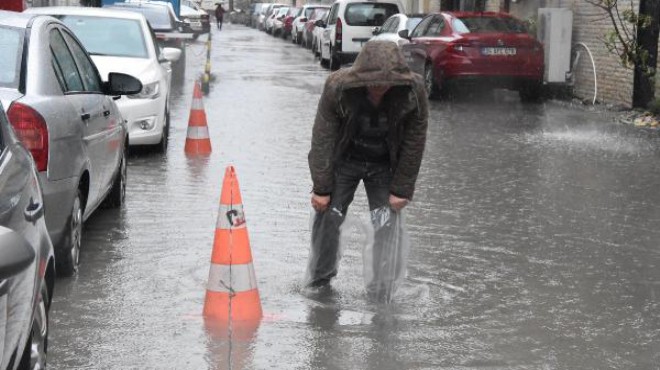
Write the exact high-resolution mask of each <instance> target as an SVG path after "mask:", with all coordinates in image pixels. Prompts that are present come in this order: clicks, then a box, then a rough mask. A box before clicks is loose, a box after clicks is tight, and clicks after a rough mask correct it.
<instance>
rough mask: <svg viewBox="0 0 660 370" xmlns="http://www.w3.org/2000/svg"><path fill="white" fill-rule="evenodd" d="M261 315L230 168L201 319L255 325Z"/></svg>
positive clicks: (239, 201)
mask: <svg viewBox="0 0 660 370" xmlns="http://www.w3.org/2000/svg"><path fill="white" fill-rule="evenodd" d="M262 315H263V314H262V311H261V300H260V298H259V290H258V289H257V279H256V277H255V274H254V267H253V265H252V252H251V251H250V241H249V239H248V231H247V225H246V223H245V214H244V213H243V200H242V199H241V192H240V190H239V188H238V178H236V173H235V171H234V167H232V166H229V167H227V169H226V171H225V178H224V181H223V184H222V194H221V196H220V210H219V212H218V222H217V225H216V229H215V239H214V241H213V254H212V256H211V271H210V272H209V281H208V285H207V287H206V300H205V302H204V316H205V317H206V318H207V319H214V320H218V321H222V322H229V321H232V322H245V321H258V320H259V319H261V317H262Z"/></svg>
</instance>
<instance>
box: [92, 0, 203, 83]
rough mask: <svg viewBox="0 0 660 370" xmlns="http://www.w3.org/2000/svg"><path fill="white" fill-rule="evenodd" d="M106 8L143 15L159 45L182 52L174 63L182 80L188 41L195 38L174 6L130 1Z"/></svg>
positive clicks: (135, 0)
mask: <svg viewBox="0 0 660 370" xmlns="http://www.w3.org/2000/svg"><path fill="white" fill-rule="evenodd" d="M103 7H104V8H110V9H116V10H128V11H132V12H138V13H142V15H144V16H145V18H147V21H148V22H149V25H150V26H151V28H152V29H153V31H154V33H155V34H156V39H157V40H158V45H159V46H160V47H162V48H167V47H170V48H177V49H180V50H181V58H180V59H179V60H178V61H177V62H176V63H173V66H172V67H173V72H174V77H175V78H177V79H179V80H180V79H182V78H183V76H184V75H185V70H186V40H189V39H192V38H193V32H192V30H190V29H189V28H187V26H186V24H185V23H184V22H182V21H180V20H179V19H178V18H177V17H176V15H175V14H174V9H173V8H172V4H169V3H168V4H167V5H165V4H163V2H158V1H146V0H128V1H127V2H124V3H115V4H113V5H104V6H103Z"/></svg>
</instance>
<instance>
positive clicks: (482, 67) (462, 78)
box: [401, 12, 544, 101]
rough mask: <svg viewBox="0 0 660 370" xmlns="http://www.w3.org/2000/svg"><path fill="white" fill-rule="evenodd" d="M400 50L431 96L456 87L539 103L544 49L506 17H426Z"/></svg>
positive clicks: (450, 14)
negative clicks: (513, 93)
mask: <svg viewBox="0 0 660 370" xmlns="http://www.w3.org/2000/svg"><path fill="white" fill-rule="evenodd" d="M401 33H402V34H401V36H402V37H404V38H408V39H409V40H410V43H409V44H406V45H403V46H402V51H403V54H404V56H405V58H406V61H407V62H408V65H409V66H410V67H411V68H412V69H413V70H414V71H415V72H417V73H419V74H421V75H422V76H424V81H425V83H426V89H427V91H428V93H429V96H432V95H434V94H435V93H437V92H441V93H446V92H447V91H448V90H449V88H450V87H452V86H456V85H457V84H459V83H460V84H478V85H479V86H488V87H499V88H508V89H514V90H518V92H519V94H520V97H521V99H522V100H524V101H534V100H537V99H539V98H540V95H541V88H542V85H543V60H544V57H543V45H542V44H541V43H540V42H539V41H538V40H536V39H535V38H534V37H533V36H531V35H530V34H529V33H528V32H527V27H526V26H525V24H524V23H523V22H522V21H520V20H518V19H516V18H514V17H512V16H510V15H508V14H505V13H493V12H442V13H435V14H430V15H428V16H426V17H425V18H424V19H422V21H421V22H420V23H419V24H418V25H417V27H415V29H414V30H413V31H412V32H411V33H410V34H409V35H408V34H407V31H405V30H404V31H401Z"/></svg>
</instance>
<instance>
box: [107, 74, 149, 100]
mask: <svg viewBox="0 0 660 370" xmlns="http://www.w3.org/2000/svg"><path fill="white" fill-rule="evenodd" d="M140 91H142V82H140V80H138V79H137V78H135V77H133V76H131V75H127V74H124V73H117V72H110V73H109V74H108V82H106V83H105V94H106V95H113V96H116V95H133V94H137V93H139V92H140Z"/></svg>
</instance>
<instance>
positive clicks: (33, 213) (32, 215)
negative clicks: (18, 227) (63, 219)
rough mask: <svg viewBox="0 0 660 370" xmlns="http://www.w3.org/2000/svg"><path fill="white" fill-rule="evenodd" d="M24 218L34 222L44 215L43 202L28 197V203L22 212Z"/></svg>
mask: <svg viewBox="0 0 660 370" xmlns="http://www.w3.org/2000/svg"><path fill="white" fill-rule="evenodd" d="M23 215H24V216H25V220H27V221H28V222H32V223H35V222H36V221H37V220H38V219H39V218H41V216H43V215H44V205H43V203H35V202H34V199H32V198H30V204H29V205H28V206H27V208H25V212H23Z"/></svg>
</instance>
